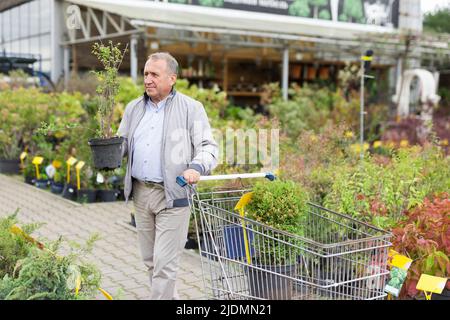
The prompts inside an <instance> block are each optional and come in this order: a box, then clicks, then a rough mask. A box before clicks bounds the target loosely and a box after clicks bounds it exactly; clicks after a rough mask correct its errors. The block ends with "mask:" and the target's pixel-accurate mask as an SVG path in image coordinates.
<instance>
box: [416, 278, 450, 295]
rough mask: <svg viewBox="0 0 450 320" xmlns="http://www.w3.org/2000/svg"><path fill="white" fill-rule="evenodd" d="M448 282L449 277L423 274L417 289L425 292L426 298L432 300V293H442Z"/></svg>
mask: <svg viewBox="0 0 450 320" xmlns="http://www.w3.org/2000/svg"><path fill="white" fill-rule="evenodd" d="M446 283H447V278H440V277H435V276H430V275H428V274H422V275H421V276H420V279H419V282H418V283H417V286H416V289H417V290H422V291H423V292H424V293H425V297H426V299H427V300H431V295H432V294H433V293H437V294H441V293H442V291H444V288H445V285H446Z"/></svg>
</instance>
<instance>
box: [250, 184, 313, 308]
mask: <svg viewBox="0 0 450 320" xmlns="http://www.w3.org/2000/svg"><path fill="white" fill-rule="evenodd" d="M307 201H308V195H307V193H306V191H305V190H304V189H303V188H302V187H301V186H300V185H298V184H295V183H294V182H292V181H280V180H275V181H273V182H263V183H257V184H256V185H255V186H254V188H253V196H252V199H251V201H250V202H249V204H248V205H247V207H246V210H247V217H248V218H250V219H252V220H255V221H257V222H259V223H262V224H264V225H265V226H264V227H261V226H259V225H257V224H256V223H248V225H247V227H248V228H249V229H250V230H252V231H249V232H248V235H249V238H250V243H251V244H250V247H251V255H252V261H251V262H249V266H248V268H247V271H248V279H249V290H250V294H251V295H252V296H255V297H260V298H265V299H283V300H286V299H290V298H291V296H292V293H293V291H292V290H293V284H294V283H293V279H294V278H296V264H297V263H298V259H299V255H300V253H301V252H300V249H299V247H300V240H299V239H298V238H297V237H296V236H300V235H302V234H303V227H304V225H305V223H306V214H307V210H308V204H307ZM268 227H269V228H268ZM270 227H271V228H273V229H271V228H270ZM284 232H287V234H285V233H284ZM258 283H266V284H268V285H267V286H263V287H261V286H260V285H258Z"/></svg>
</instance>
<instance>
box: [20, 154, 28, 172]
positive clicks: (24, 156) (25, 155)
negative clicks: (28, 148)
mask: <svg viewBox="0 0 450 320" xmlns="http://www.w3.org/2000/svg"><path fill="white" fill-rule="evenodd" d="M27 155H28V153H26V152H25V151H24V152H22V153H21V154H20V164H21V165H22V170H23V169H24V167H25V165H24V163H23V160H25V158H26V157H27Z"/></svg>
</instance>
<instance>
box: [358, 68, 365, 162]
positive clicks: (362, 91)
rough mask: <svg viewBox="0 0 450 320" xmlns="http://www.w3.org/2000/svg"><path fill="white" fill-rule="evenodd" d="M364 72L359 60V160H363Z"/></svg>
mask: <svg viewBox="0 0 450 320" xmlns="http://www.w3.org/2000/svg"><path fill="white" fill-rule="evenodd" d="M364 74H365V70H364V60H361V89H360V90H361V107H360V119H359V122H360V128H359V132H360V143H361V150H360V158H361V159H363V158H364V77H365V75H364Z"/></svg>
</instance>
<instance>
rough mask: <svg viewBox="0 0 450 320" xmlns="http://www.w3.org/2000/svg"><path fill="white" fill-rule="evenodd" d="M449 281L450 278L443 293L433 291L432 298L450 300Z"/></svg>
mask: <svg viewBox="0 0 450 320" xmlns="http://www.w3.org/2000/svg"><path fill="white" fill-rule="evenodd" d="M449 283H450V280H447V284H446V287H445V288H444V290H443V291H442V293H441V294H439V293H433V294H432V295H431V300H450V290H449V289H447V287H448V284H449Z"/></svg>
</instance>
